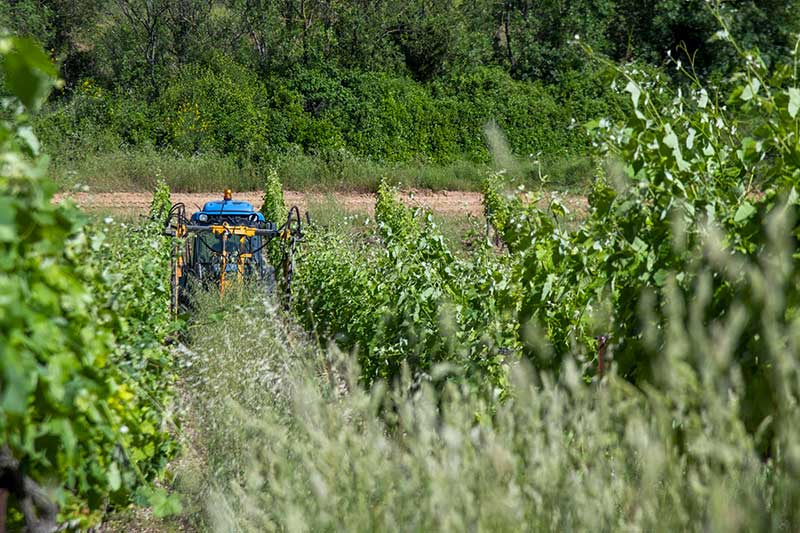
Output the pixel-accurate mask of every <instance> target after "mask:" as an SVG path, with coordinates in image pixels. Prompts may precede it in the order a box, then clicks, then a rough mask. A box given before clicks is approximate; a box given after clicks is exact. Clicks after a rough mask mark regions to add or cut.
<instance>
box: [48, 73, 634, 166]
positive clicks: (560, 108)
mask: <svg viewBox="0 0 800 533" xmlns="http://www.w3.org/2000/svg"><path fill="white" fill-rule="evenodd" d="M598 86H599V85H598V83H597V76H594V75H593V74H591V73H590V74H589V75H584V76H578V75H576V76H575V77H574V79H573V80H570V85H569V86H567V87H566V89H565V88H563V87H562V88H559V89H558V90H557V89H556V88H554V87H548V86H544V85H542V84H540V83H530V82H522V81H516V80H514V79H512V78H511V77H510V76H509V74H508V73H506V72H504V71H503V70H502V69H500V68H496V67H495V68H490V67H478V68H474V69H472V70H469V71H466V72H463V73H461V74H459V75H456V76H452V77H450V78H447V79H444V80H438V81H435V82H432V83H429V84H422V83H419V82H415V81H413V80H411V79H409V78H404V77H398V76H394V75H391V74H387V73H382V72H362V71H358V70H343V71H337V70H301V71H299V72H297V73H296V74H294V75H292V76H291V77H290V78H267V79H261V78H259V77H258V76H257V75H256V74H255V73H254V72H253V71H250V70H248V69H246V68H245V67H243V66H241V65H238V64H236V63H233V62H231V61H230V60H228V59H225V58H223V57H220V58H218V59H217V60H216V61H215V62H213V63H212V64H211V65H210V66H203V67H199V66H191V65H190V66H187V67H184V68H183V69H182V70H181V71H180V72H179V73H177V74H176V75H175V76H174V77H173V78H172V80H171V81H170V83H169V84H168V85H167V86H166V87H164V88H163V89H162V91H161V92H160V95H159V96H158V97H157V98H156V99H154V100H153V101H152V102H147V101H145V100H143V99H142V98H139V97H137V96H136V95H135V94H131V93H130V92H128V91H127V90H125V89H122V88H115V89H111V90H109V89H104V88H102V87H99V86H97V85H96V84H94V82H93V81H92V80H84V82H82V83H81V84H79V86H78V88H77V89H75V90H73V91H72V93H71V94H70V95H68V96H67V97H65V98H63V99H62V100H61V101H60V102H58V103H56V104H53V105H51V108H50V110H49V112H47V113H45V114H44V116H42V117H40V119H39V124H38V128H39V130H38V131H39V133H40V135H41V136H42V137H43V139H44V141H45V144H46V145H48V147H49V148H50V149H51V150H54V151H56V152H57V153H62V154H64V155H67V156H69V155H70V154H71V153H74V152H78V153H86V151H87V150H89V151H94V152H103V151H107V150H109V149H114V148H119V147H123V148H130V147H137V146H148V147H149V146H152V147H156V148H159V149H166V150H169V151H174V152H177V153H178V154H182V155H194V154H204V153H217V154H222V155H226V156H233V157H235V158H236V159H237V160H239V161H240V162H242V163H244V162H274V161H275V160H276V158H277V157H279V156H285V155H287V154H289V155H291V154H295V153H296V154H300V153H304V154H312V155H320V154H322V155H325V154H328V153H332V152H339V151H341V150H344V151H346V152H349V153H350V154H352V155H354V156H357V157H360V158H367V159H372V160H375V161H381V162H388V163H394V162H406V161H414V160H416V161H424V162H431V163H450V162H453V161H457V160H469V161H474V162H486V161H489V159H490V153H489V150H488V149H487V146H486V142H485V139H484V134H483V131H484V128H485V126H486V124H487V123H489V122H495V123H496V124H497V125H498V126H499V127H500V128H501V129H502V130H503V131H504V132H505V134H506V136H507V139H508V142H509V145H510V147H511V149H512V150H513V151H514V152H515V153H516V154H517V155H523V156H527V155H528V154H531V153H538V152H543V153H546V154H577V153H585V152H586V148H587V140H586V137H585V135H583V132H582V128H579V127H575V126H576V125H578V124H581V123H583V122H585V121H586V120H588V119H590V118H595V117H596V115H597V114H611V115H615V116H619V115H620V108H619V106H618V105H616V104H615V103H614V101H613V97H610V96H608V95H609V94H610V91H609V90H605V89H599V90H598ZM573 119H574V120H573ZM65 139H66V140H65ZM56 140H57V141H56Z"/></svg>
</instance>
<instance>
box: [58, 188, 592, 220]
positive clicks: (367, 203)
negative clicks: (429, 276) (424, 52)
mask: <svg viewBox="0 0 800 533" xmlns="http://www.w3.org/2000/svg"><path fill="white" fill-rule="evenodd" d="M220 196H221V195H218V194H214V193H172V201H173V202H183V203H184V204H186V208H187V211H189V212H192V211H195V210H199V209H200V208H201V207H202V206H203V204H204V203H205V202H207V201H209V200H216V199H220ZM547 196H548V197H549V196H552V194H548V195H547ZM152 197H153V195H152V194H151V193H147V192H111V193H91V192H76V193H60V194H57V195H56V197H55V199H54V201H55V202H60V201H62V200H64V199H66V198H71V199H72V200H73V201H75V203H76V204H77V205H78V206H79V207H81V208H82V209H85V210H88V211H115V212H129V213H144V212H146V211H147V209H148V208H149V207H150V200H151V199H152ZM262 198H263V193H262V192H261V191H252V192H243V193H237V194H234V199H237V200H244V201H247V202H250V203H251V204H253V205H254V206H255V207H256V208H258V207H260V206H261V202H262ZM284 198H285V200H286V204H287V205H288V206H292V205H297V206H298V207H299V208H300V210H301V211H305V210H307V209H309V208H310V207H313V206H315V205H324V204H325V203H326V202H331V201H332V202H335V203H336V204H338V205H339V206H340V207H341V208H342V209H344V210H346V211H350V212H360V213H370V214H371V213H372V212H373V211H374V209H375V195H374V194H368V193H339V192H334V193H328V194H323V193H313V192H298V191H286V192H285V193H284ZM400 198H401V200H402V201H403V203H405V204H406V205H408V206H411V207H423V208H425V209H429V210H430V211H433V212H435V213H437V214H441V215H449V216H457V215H464V216H466V215H472V216H476V217H478V216H481V215H482V214H483V204H482V203H481V202H482V196H481V194H480V193H478V192H465V191H440V192H431V191H411V192H404V193H402V194H401V195H400ZM561 200H562V202H563V203H564V204H565V205H566V206H567V208H568V209H570V210H572V211H577V212H582V211H585V210H586V209H587V203H586V198H585V197H583V196H564V197H562V198H561Z"/></svg>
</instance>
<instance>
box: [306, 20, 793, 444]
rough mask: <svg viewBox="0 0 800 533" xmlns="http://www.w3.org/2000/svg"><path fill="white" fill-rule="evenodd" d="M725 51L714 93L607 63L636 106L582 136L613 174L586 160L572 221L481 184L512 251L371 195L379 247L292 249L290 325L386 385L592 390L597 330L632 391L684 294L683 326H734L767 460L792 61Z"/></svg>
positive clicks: (780, 334)
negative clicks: (731, 58) (541, 382)
mask: <svg viewBox="0 0 800 533" xmlns="http://www.w3.org/2000/svg"><path fill="white" fill-rule="evenodd" d="M720 23H721V24H723V25H724V21H722V20H721V21H720ZM723 28H724V31H727V29H725V27H724V26H723ZM730 46H732V47H733V49H734V50H736V51H737V53H739V54H740V57H741V61H742V71H741V72H740V73H739V74H738V76H737V78H736V79H738V80H739V82H738V86H737V87H735V88H734V89H732V91H731V92H730V93H727V94H726V93H722V92H719V91H715V90H714V89H713V88H711V87H707V86H705V85H704V84H703V83H702V81H701V80H700V79H699V78H697V77H696V76H695V75H694V72H695V69H694V68H692V67H693V65H692V64H689V65H688V66H686V67H684V66H683V65H682V64H681V63H680V62H676V63H675V66H676V67H677V68H678V69H679V70H681V71H682V72H683V73H684V74H685V75H686V76H687V77H688V78H689V80H690V82H691V85H692V87H691V89H690V90H688V91H683V90H678V91H675V92H671V91H670V85H669V84H668V83H665V82H664V80H663V79H659V78H655V79H654V78H651V77H649V76H647V75H646V73H643V72H642V71H640V70H637V69H635V68H630V69H621V70H619V72H618V79H617V81H616V82H615V84H616V86H617V87H618V90H619V91H620V92H622V93H625V94H627V95H628V97H629V98H630V99H631V104H632V107H633V109H634V110H635V112H634V113H632V114H631V115H630V117H628V119H627V120H626V121H624V122H621V123H619V124H615V123H614V122H612V121H611V120H609V119H607V118H604V119H601V120H598V121H596V122H594V123H592V124H590V125H589V128H590V129H591V130H592V132H593V135H594V136H595V139H596V144H597V147H598V150H599V151H600V153H601V154H602V155H604V156H608V159H607V161H608V165H607V167H608V168H607V169H606V167H604V166H600V167H598V174H599V176H598V179H597V181H596V183H595V185H594V187H593V190H592V193H591V194H590V196H589V206H590V211H589V214H588V217H587V218H586V219H585V220H583V221H582V222H580V223H579V224H577V225H574V224H573V225H569V224H565V223H564V222H563V218H564V216H565V214H566V209H565V208H564V207H563V206H562V205H561V204H560V203H559V202H558V201H551V202H550V203H549V205H548V206H547V208H546V209H543V208H542V207H541V205H542V204H541V202H540V201H538V199H537V198H536V197H535V196H533V195H529V194H525V193H524V192H520V191H519V190H517V191H516V192H515V193H514V194H511V195H509V194H507V192H506V190H505V185H504V178H503V176H502V174H493V175H491V176H489V177H488V178H487V180H486V182H485V184H484V194H485V197H484V199H485V204H486V210H487V219H488V221H489V222H490V223H491V224H492V225H493V228H494V231H495V232H496V233H497V234H498V235H499V236H500V240H501V242H503V243H504V246H505V248H506V252H507V253H505V252H504V253H500V252H499V251H495V250H493V249H492V248H491V247H490V246H489V244H488V243H487V244H485V245H484V246H483V248H481V249H479V250H478V251H477V252H474V254H473V256H471V257H469V258H458V257H455V256H454V255H453V254H452V253H451V252H450V251H449V250H448V249H447V248H446V247H445V246H444V245H443V242H442V239H441V237H440V236H439V235H438V233H437V232H436V229H435V227H434V226H433V225H432V224H431V223H430V222H427V223H424V222H423V223H420V221H419V219H415V218H414V217H412V216H411V214H410V213H409V212H408V210H407V209H406V208H405V207H403V206H402V205H401V204H400V203H399V202H398V201H397V200H396V199H395V198H394V197H393V196H392V192H391V190H390V189H389V188H387V187H386V186H383V187H382V188H381V190H380V191H379V195H378V201H377V205H376V218H377V223H378V230H379V231H378V232H377V236H379V238H380V244H379V245H378V246H375V243H374V241H373V242H369V241H367V243H366V244H364V245H360V246H359V245H355V246H354V245H353V244H352V242H346V241H344V240H342V239H341V238H340V237H336V236H335V235H334V236H331V235H329V234H326V233H325V232H323V233H322V234H320V235H316V236H314V238H313V239H312V240H311V241H310V242H309V245H308V246H307V247H306V248H305V249H304V250H303V256H302V265H301V267H300V268H299V270H300V272H301V273H302V274H301V277H300V283H301V285H303V289H302V291H303V292H299V294H302V295H303V296H302V297H301V298H300V300H301V301H302V304H303V305H302V306H301V308H300V311H301V317H303V319H304V320H305V322H306V324H307V325H309V326H310V327H311V328H313V329H314V330H316V331H318V332H320V333H322V334H323V335H328V336H333V337H334V338H336V339H337V340H338V342H339V345H340V346H342V347H344V348H347V349H353V350H356V351H357V353H358V355H359V363H360V365H361V369H362V379H363V380H364V382H366V383H368V384H370V383H373V382H374V381H375V380H376V379H378V378H381V379H388V380H389V381H392V380H394V379H397V378H398V377H399V376H400V375H401V372H402V369H403V367H404V365H406V366H407V367H408V368H409V369H410V370H411V372H412V374H413V375H415V376H421V375H425V374H429V373H430V372H431V368H432V367H433V366H435V365H436V364H437V363H441V362H451V363H455V364H456V365H457V366H458V367H459V368H460V369H461V371H460V375H466V376H467V377H469V378H470V381H472V382H474V383H477V384H479V386H482V385H483V384H485V383H487V381H486V380H487V379H488V383H491V384H492V385H493V386H495V387H499V388H500V390H503V387H504V383H506V374H505V369H507V367H508V364H509V362H511V361H514V360H517V359H520V358H522V359H525V360H528V361H530V362H531V363H532V364H533V365H534V367H535V368H537V369H540V370H549V371H553V372H557V371H559V370H560V369H561V368H562V367H563V364H564V360H565V358H567V357H569V358H574V359H575V360H576V361H577V362H578V364H579V365H580V368H581V372H582V373H583V374H584V377H585V379H587V380H589V379H592V378H593V377H594V375H595V373H596V369H597V368H598V367H597V366H596V365H597V364H598V361H596V358H597V357H598V354H599V344H600V343H599V341H598V337H600V336H602V337H604V338H606V339H608V338H610V343H609V344H608V346H606V348H605V351H606V352H607V353H605V357H606V358H607V359H608V360H613V368H614V369H615V372H616V373H617V374H619V375H620V376H622V377H624V378H626V379H628V380H630V381H631V382H633V383H636V384H639V385H642V386H644V384H645V383H648V384H651V385H653V384H655V385H658V384H660V383H661V382H662V379H663V376H662V375H661V372H662V371H663V369H662V367H661V363H659V361H661V359H662V358H663V354H664V350H666V349H667V348H666V346H667V345H668V342H669V341H670V337H671V336H672V335H673V333H672V330H671V329H670V328H671V327H674V325H673V326H671V325H670V318H669V317H670V313H674V312H675V310H674V306H676V305H683V304H680V303H679V302H682V301H690V302H691V311H690V316H689V318H688V319H687V324H686V327H687V328H691V327H692V324H698V325H699V324H706V325H708V327H711V328H720V331H728V332H729V336H728V337H726V339H727V340H726V342H729V343H731V345H730V347H729V350H730V355H731V357H733V358H734V359H735V361H736V364H737V368H739V369H740V370H741V372H742V374H741V376H740V377H739V378H738V380H739V382H738V383H739V384H738V385H737V386H738V387H739V388H738V389H737V391H738V393H739V394H740V395H741V401H742V407H741V410H740V411H739V416H740V418H741V422H742V423H743V424H744V426H745V427H746V428H747V429H748V430H749V431H752V432H756V431H759V432H761V433H762V436H763V438H764V440H763V441H761V442H760V443H759V446H760V447H761V451H762V452H764V453H775V451H776V447H777V448H779V447H780V446H782V445H783V444H781V443H780V441H779V440H778V441H774V440H771V439H772V438H773V437H775V433H774V432H777V434H780V431H781V429H780V428H777V427H776V426H773V425H770V424H772V423H773V422H771V420H772V417H774V416H775V410H776V409H779V408H780V407H779V406H781V405H785V404H786V402H787V401H789V402H793V401H794V400H790V399H788V397H787V394H788V395H789V396H791V395H792V394H795V393H794V392H788V391H786V390H784V389H782V388H781V386H780V385H779V383H778V382H777V381H776V380H779V379H782V378H781V377H780V376H779V375H776V368H778V367H782V365H784V364H788V363H787V362H786V360H784V357H788V356H784V354H783V353H782V352H781V349H780V347H781V346H788V345H789V344H791V343H792V342H794V341H793V340H792V339H793V337H792V336H791V334H790V333H789V332H791V331H793V330H794V329H793V328H795V327H796V320H797V317H798V308H797V305H798V302H800V294H798V293H797V290H798V289H797V288H798V286H800V285H798V272H800V270H798V268H797V267H798V265H797V259H798V257H800V255H799V254H798V253H797V251H796V246H797V238H798V235H800V230H798V226H797V223H796V217H795V213H794V210H795V208H796V206H797V204H798V197H799V196H798V192H797V191H798V185H799V184H798V183H797V177H798V176H800V168H798V161H800V158H798V157H797V145H796V143H795V142H794V136H795V132H796V131H797V128H798V120H800V117H798V114H799V113H800V111H799V110H800V93H798V89H797V83H798V79H797V74H796V71H795V70H794V69H793V68H792V66H791V65H782V64H781V65H777V66H775V67H774V68H773V69H768V68H767V67H766V64H765V63H764V61H763V60H762V59H761V58H760V57H759V56H758V54H757V53H756V52H755V51H747V50H745V49H743V48H741V47H740V45H739V44H738V43H737V42H735V41H731V42H730ZM767 280H769V281H767ZM764 284H769V285H770V289H769V290H767V289H766V288H765V287H763V285H764ZM603 344H604V345H605V344H606V341H603ZM704 349H706V347H704V346H700V345H698V346H694V345H692V346H690V347H687V348H686V350H688V352H687V354H690V355H691V357H690V359H691V364H692V365H700V366H702V365H703V364H705V363H703V362H702V353H703V350H704ZM787 350H789V348H787ZM768 353H770V354H773V355H772V356H770V357H773V358H777V359H770V358H769V357H767V356H766V355H764V354H768ZM687 357H688V355H687ZM687 386H690V385H689V384H687ZM787 416H789V418H788V419H787V420H786V421H785V423H789V420H793V418H792V417H794V416H795V412H794V408H791V409H789V412H788V413H787ZM765 424H766V425H765Z"/></svg>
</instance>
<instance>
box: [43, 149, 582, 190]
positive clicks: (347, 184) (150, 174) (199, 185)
mask: <svg viewBox="0 0 800 533" xmlns="http://www.w3.org/2000/svg"><path fill="white" fill-rule="evenodd" d="M509 166H511V167H512V168H509V169H507V170H508V173H509V175H511V176H512V177H514V178H516V180H517V181H518V182H520V183H524V184H526V186H528V187H529V188H534V189H538V188H542V187H544V188H548V189H551V188H555V189H559V190H564V189H566V190H576V191H583V190H585V189H586V187H587V184H589V183H590V182H591V180H592V176H593V171H594V167H593V165H592V162H591V159H590V158H588V157H578V156H564V157H550V158H542V160H541V161H540V160H537V159H535V158H534V157H529V158H526V159H523V160H521V161H515V162H514V163H513V165H509ZM51 168H52V175H53V176H54V178H55V180H56V181H57V183H58V184H59V187H60V189H61V190H74V189H76V188H84V187H88V188H89V190H91V191H94V192H116V191H150V190H153V188H154V186H155V184H156V182H157V181H158V180H159V179H160V178H163V179H165V180H166V181H167V183H168V184H169V186H170V188H171V190H172V191H173V192H209V191H218V190H220V189H221V188H223V187H231V188H233V189H234V190H237V191H250V190H258V189H261V188H262V186H263V183H264V176H266V174H267V172H269V169H270V168H276V169H277V171H278V175H279V176H280V179H281V182H282V183H283V185H284V187H285V188H287V189H289V190H302V191H323V192H333V191H344V192H375V191H376V190H377V188H378V183H379V182H380V180H381V178H382V177H387V178H389V180H390V181H391V182H393V183H397V184H400V185H401V186H402V187H404V188H413V189H430V190H434V191H440V190H462V191H477V190H480V183H481V179H482V178H483V177H484V176H485V175H486V174H487V172H489V171H491V170H497V169H498V166H497V163H495V164H493V165H489V164H482V163H475V162H471V161H457V162H454V163H449V164H444V165H441V164H431V163H427V162H422V161H412V162H407V163H381V162H377V161H372V160H369V159H362V158H357V157H355V156H352V155H351V154H349V153H347V152H333V153H325V154H319V155H313V156H312V155H302V154H298V155H293V156H283V157H281V158H279V159H278V160H276V161H274V162H271V163H263V164H256V163H251V162H245V163H240V162H238V161H237V160H236V159H234V158H232V157H225V156H221V155H217V154H213V153H212V154H205V155H196V156H184V155H179V154H175V153H168V152H162V151H157V150H153V149H137V150H118V151H111V152H103V153H89V154H88V155H80V154H75V153H74V152H73V153H70V154H57V155H56V156H55V157H54V158H53V162H52V166H51ZM501 168H504V167H501Z"/></svg>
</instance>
